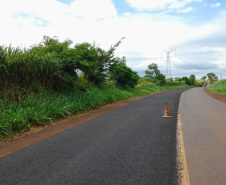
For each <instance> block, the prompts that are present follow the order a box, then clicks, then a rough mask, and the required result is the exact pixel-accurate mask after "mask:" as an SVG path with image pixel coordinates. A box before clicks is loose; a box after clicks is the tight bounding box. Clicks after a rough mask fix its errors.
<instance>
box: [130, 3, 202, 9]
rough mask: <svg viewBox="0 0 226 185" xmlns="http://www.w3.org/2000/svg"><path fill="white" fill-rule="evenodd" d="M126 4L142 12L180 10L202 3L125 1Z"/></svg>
mask: <svg viewBox="0 0 226 185" xmlns="http://www.w3.org/2000/svg"><path fill="white" fill-rule="evenodd" d="M126 1H127V2H128V4H129V5H130V6H131V7H133V8H135V9H138V10H140V11H142V10H163V9H180V8H184V7H185V6H186V5H187V4H189V3H192V2H202V0H181V1H179V0H126Z"/></svg>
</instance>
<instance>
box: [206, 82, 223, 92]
mask: <svg viewBox="0 0 226 185" xmlns="http://www.w3.org/2000/svg"><path fill="white" fill-rule="evenodd" d="M208 89H209V90H211V91H213V92H217V93H225V94H226V80H219V81H215V82H214V83H213V84H211V85H210V86H209V88H208Z"/></svg>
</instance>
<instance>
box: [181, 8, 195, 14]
mask: <svg viewBox="0 0 226 185" xmlns="http://www.w3.org/2000/svg"><path fill="white" fill-rule="evenodd" d="M192 10H193V8H192V7H188V8H185V9H182V10H178V11H177V12H178V13H189V12H191V11H192Z"/></svg>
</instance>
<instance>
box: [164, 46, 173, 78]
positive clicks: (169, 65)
mask: <svg viewBox="0 0 226 185" xmlns="http://www.w3.org/2000/svg"><path fill="white" fill-rule="evenodd" d="M174 51H175V55H176V50H175V49H171V50H168V51H165V50H164V52H165V53H166V54H167V59H166V74H165V75H166V78H171V77H172V73H171V63H170V53H172V52H174Z"/></svg>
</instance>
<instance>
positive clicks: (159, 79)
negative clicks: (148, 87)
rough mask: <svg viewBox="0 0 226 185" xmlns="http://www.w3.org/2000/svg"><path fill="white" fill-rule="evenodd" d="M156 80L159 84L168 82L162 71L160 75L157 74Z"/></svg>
mask: <svg viewBox="0 0 226 185" xmlns="http://www.w3.org/2000/svg"><path fill="white" fill-rule="evenodd" d="M155 82H156V84H157V85H160V86H162V85H164V84H166V77H165V75H164V74H162V73H159V74H158V75H155Z"/></svg>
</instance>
